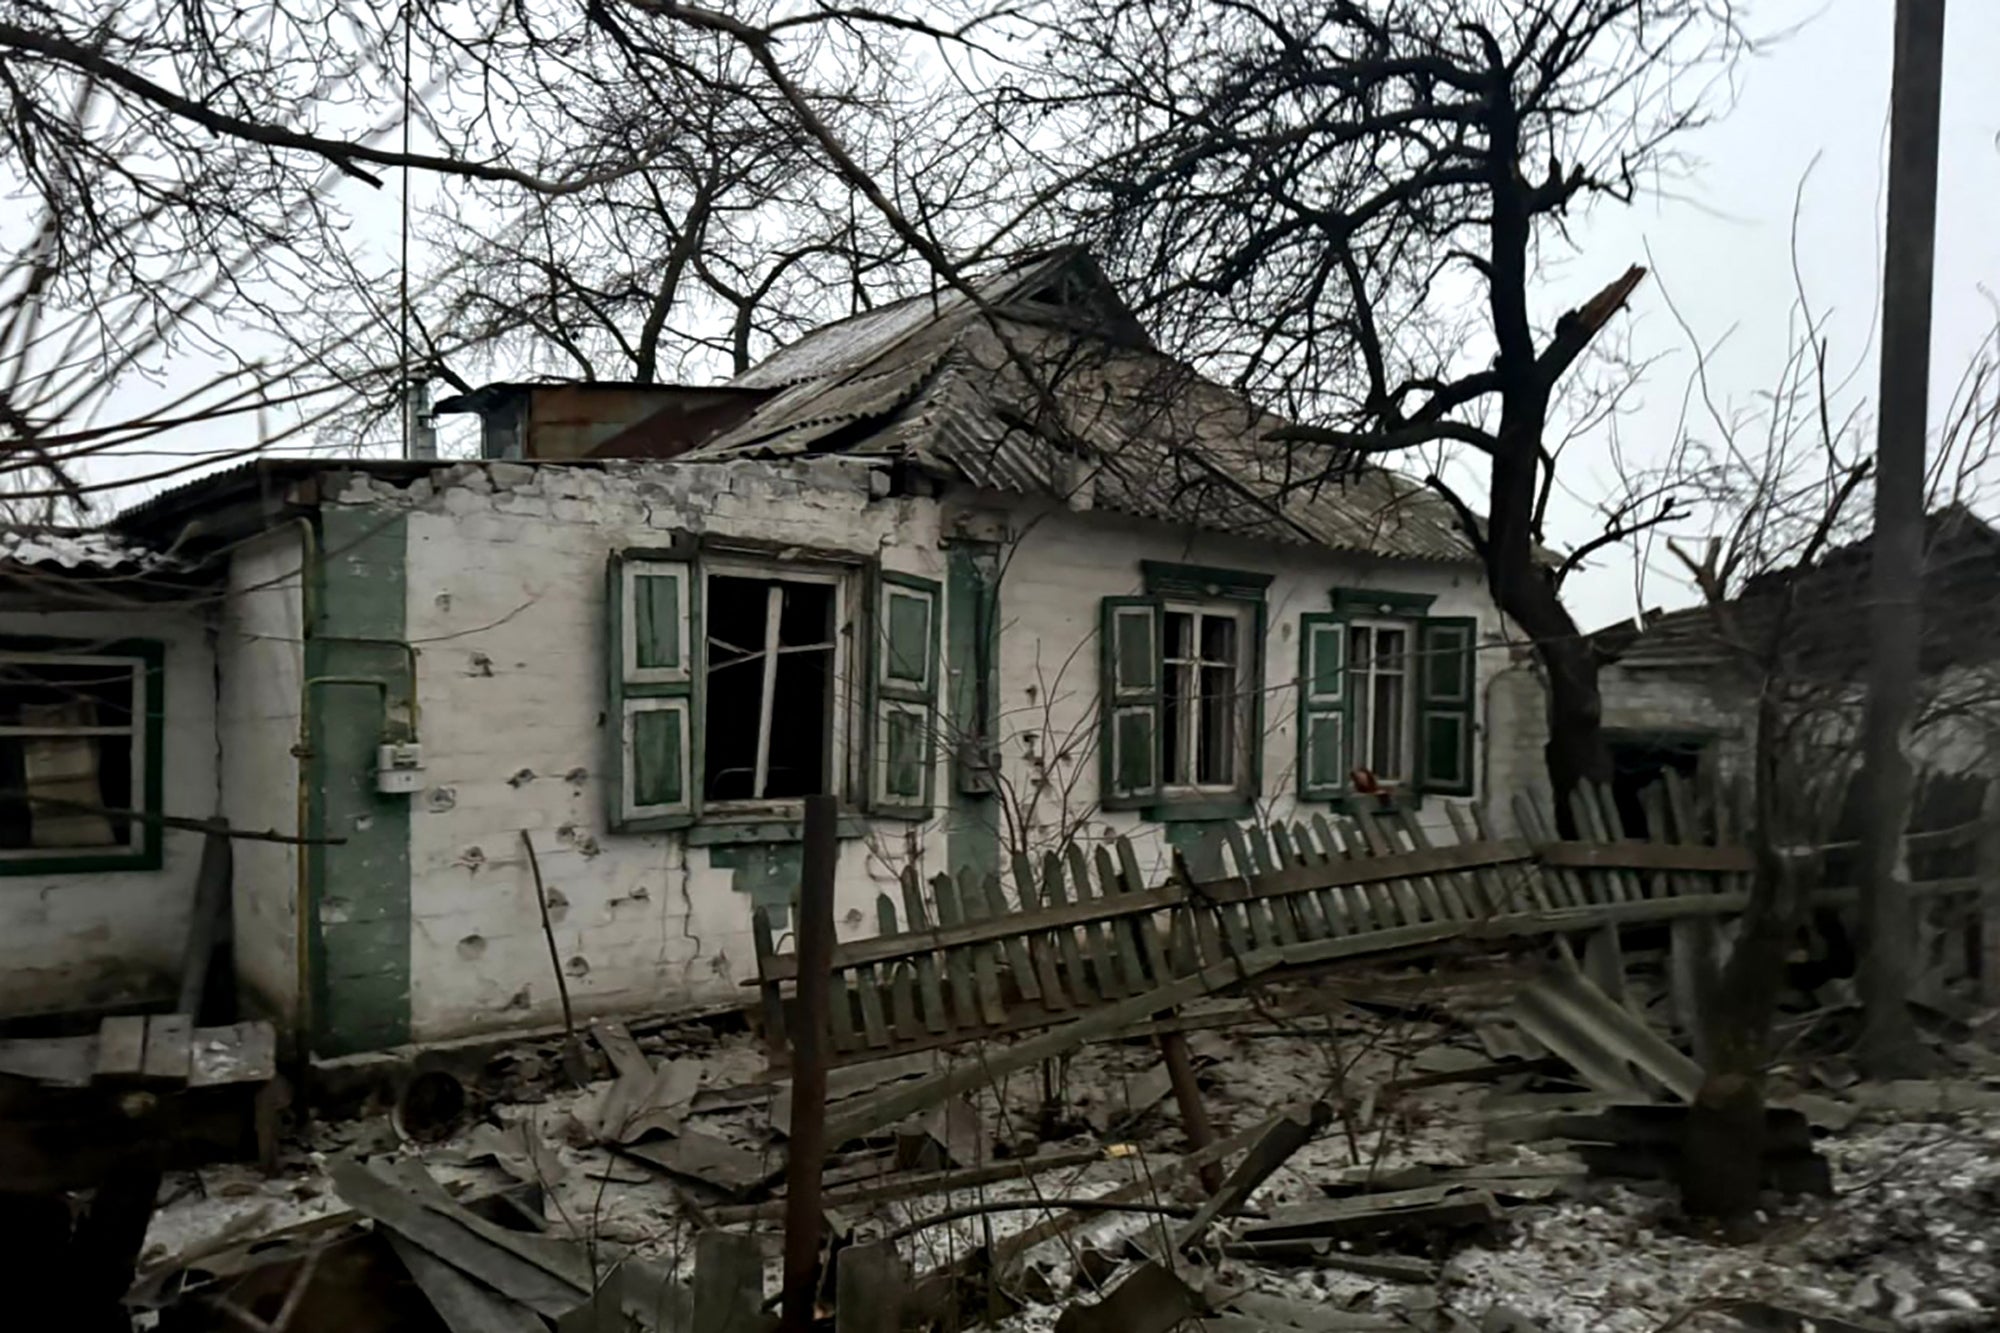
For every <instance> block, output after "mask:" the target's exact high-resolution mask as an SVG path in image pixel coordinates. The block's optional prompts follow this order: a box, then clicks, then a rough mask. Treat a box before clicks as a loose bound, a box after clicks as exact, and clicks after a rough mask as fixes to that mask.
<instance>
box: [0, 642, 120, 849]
mask: <svg viewBox="0 0 2000 1333" xmlns="http://www.w3.org/2000/svg"><path fill="white" fill-rule="evenodd" d="M144 671H145V667H144V664H143V663H140V662H137V661H132V660H121V659H112V660H102V661H84V662H76V661H68V662H65V661H50V662H35V661H27V660H22V659H9V660H5V661H0V851H28V850H48V851H69V850H76V849H85V848H111V847H126V846H129V845H130V844H131V842H132V837H133V832H134V821H133V819H132V814H131V812H132V811H133V810H134V808H135V801H134V795H135V792H136V786H135V783H136V780H137V776H138V775H137V772H136V769H137V766H138V763H137V761H138V749H139V745H140V740H141V733H140V723H141V720H142V719H141V710H140V709H139V707H138V692H139V688H140V682H141V681H142V679H143V673H144Z"/></svg>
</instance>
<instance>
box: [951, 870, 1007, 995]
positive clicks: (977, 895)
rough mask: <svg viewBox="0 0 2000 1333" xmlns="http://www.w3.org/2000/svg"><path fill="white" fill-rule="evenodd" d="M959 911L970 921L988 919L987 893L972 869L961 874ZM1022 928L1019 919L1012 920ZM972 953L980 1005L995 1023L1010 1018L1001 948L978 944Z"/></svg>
mask: <svg viewBox="0 0 2000 1333" xmlns="http://www.w3.org/2000/svg"><path fill="white" fill-rule="evenodd" d="M958 910H959V913H960V915H961V916H962V917H963V918H964V919H965V920H966V921H968V922H976V921H984V920H987V919H988V916H989V914H988V912H987V910H986V895H985V894H984V893H983V892H982V891H981V890H980V887H979V878H978V876H977V875H975V874H974V873H973V872H972V871H970V870H964V871H961V872H960V873H959V876H958ZM1010 924H1012V925H1013V926H1015V928H1016V929H1018V928H1019V925H1020V923H1019V922H1013V923H1010ZM969 952H970V953H971V954H972V980H973V984H974V987H975V988H976V989H977V990H978V992H979V1008H980V1011H981V1012H982V1013H984V1014H985V1015H986V1021H987V1022H988V1023H992V1024H999V1023H1005V1022H1006V1021H1007V1006H1006V1002H1005V998H1004V996H1003V995H1002V994H1001V991H1000V951H999V949H998V948H996V947H995V946H994V945H992V944H975V945H973V946H972V947H971V949H970V950H969Z"/></svg>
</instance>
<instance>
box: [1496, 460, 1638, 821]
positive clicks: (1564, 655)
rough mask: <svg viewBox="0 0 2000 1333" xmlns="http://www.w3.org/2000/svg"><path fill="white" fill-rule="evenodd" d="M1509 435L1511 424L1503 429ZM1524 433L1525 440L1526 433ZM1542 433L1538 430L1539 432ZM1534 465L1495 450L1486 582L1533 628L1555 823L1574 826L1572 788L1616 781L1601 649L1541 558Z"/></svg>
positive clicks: (1503, 606)
mask: <svg viewBox="0 0 2000 1333" xmlns="http://www.w3.org/2000/svg"><path fill="white" fill-rule="evenodd" d="M1502 435H1503V438H1504V437H1506V435H1507V432H1506V430H1505V429H1503V431H1502ZM1528 436H1529V432H1526V431H1523V432H1521V434H1520V438H1527V437H1528ZM1533 437H1534V438H1539V432H1535V433H1534V436H1533ZM1535 480H1536V476H1535V468H1534V467H1533V466H1532V465H1530V464H1524V463H1523V462H1521V461H1520V460H1517V459H1513V458H1503V457H1501V456H1498V455H1496V456H1495V458H1494V461H1493V478H1492V514H1491V518H1490V519H1489V522H1488V533H1489V539H1488V542H1487V547H1486V576H1487V586H1488V587H1489V588H1490V590H1491V591H1492V593H1493V600H1494V601H1495V602H1496V603H1497V604H1498V605H1499V607H1500V609H1501V610H1502V611H1505V612H1506V613H1507V614H1508V616H1510V617H1511V618H1512V619H1513V621H1514V623H1515V624H1517V625H1519V626H1520V627H1521V629H1522V631H1523V632H1524V633H1526V634H1527V636H1528V640H1529V642H1530V644H1532V645H1533V647H1534V651H1535V659H1536V660H1537V661H1538V662H1539V663H1540V664H1541V667H1542V676H1543V679H1544V681H1545V683H1546V685H1547V688H1548V731H1549V736H1548V742H1547V746H1546V748H1545V749H1544V751H1543V758H1544V761H1545V762H1546V764H1547V766H1548V774H1549V786H1550V788H1551V789H1552V791H1553V793H1554V796H1555V808H1556V822H1557V825H1558V827H1559V828H1560V829H1561V830H1562V832H1563V833H1564V835H1565V836H1568V835H1569V834H1570V833H1572V832H1573V831H1574V830H1572V829H1571V828H1570V821H1571V818H1572V816H1571V814H1570V802H1569V794H1570V792H1572V791H1574V790H1575V789H1576V788H1577V787H1578V786H1579V785H1580V784H1582V783H1585V782H1609V781H1610V780H1611V747H1610V746H1608V745H1607V744H1605V741H1604V699H1603V696H1602V694H1600V693H1599V691H1598V685H1597V670H1598V664H1597V652H1596V649H1595V648H1593V647H1592V645H1591V643H1590V640H1589V639H1588V638H1587V637H1586V636H1585V635H1584V634H1583V632H1582V631H1581V630H1579V629H1578V628H1577V624H1576V620H1575V618H1574V617H1573V616H1571V615H1570V613H1569V608H1567V607H1565V606H1564V605H1563V604H1562V597H1561V595H1560V594H1559V593H1558V591H1557V589H1556V585H1555V581H1554V579H1553V578H1552V577H1551V573H1550V571H1549V570H1547V569H1544V568H1543V567H1542V566H1541V565H1540V564H1538V563H1536V560H1535V556H1534V542H1533V539H1532V536H1531V533H1530V528H1531V516H1532V514H1533V512H1534V505H1535Z"/></svg>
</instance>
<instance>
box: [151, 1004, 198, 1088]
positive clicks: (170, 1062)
mask: <svg viewBox="0 0 2000 1333" xmlns="http://www.w3.org/2000/svg"><path fill="white" fill-rule="evenodd" d="M193 1032H194V1023H193V1020H191V1019H190V1018H189V1017H188V1016H187V1015H186V1014H154V1015H152V1016H151V1017H149V1018H148V1019H147V1020H146V1055H145V1058H144V1060H143V1061H142V1062H141V1066H140V1073H141V1075H142V1076H143V1077H145V1078H146V1079H147V1080H148V1081H151V1082H158V1083H186V1082H187V1078H188V1069H189V1065H190V1062H191V1052H190V1050H189V1045H188V1043H189V1039H190V1038H191V1036H192V1035H193Z"/></svg>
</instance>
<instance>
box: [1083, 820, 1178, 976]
mask: <svg viewBox="0 0 2000 1333" xmlns="http://www.w3.org/2000/svg"><path fill="white" fill-rule="evenodd" d="M1096 859H1097V896H1098V897H1099V898H1117V897H1118V896H1119V886H1118V867H1116V866H1114V865H1113V864H1112V863H1111V852H1110V850H1109V849H1107V848H1104V847H1099V848H1098V849H1097V858H1096ZM1108 933H1109V934H1110V936H1111V948H1112V950H1113V951H1114V952H1115V953H1116V954H1117V955H1118V966H1119V968H1120V969H1121V970H1122V971H1123V972H1124V974H1125V986H1126V989H1127V990H1128V991H1141V990H1144V989H1146V986H1147V977H1146V963H1145V960H1144V959H1142V958H1141V957H1140V956H1139V941H1138V940H1136V939H1134V938H1133V936H1132V923H1131V922H1128V921H1122V920H1121V921H1113V922H1112V923H1111V925H1110V927H1109V930H1108ZM1165 979H1166V978H1164V977H1161V978H1159V980H1160V981H1164V980H1165ZM1155 984H1157V983H1155Z"/></svg>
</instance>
